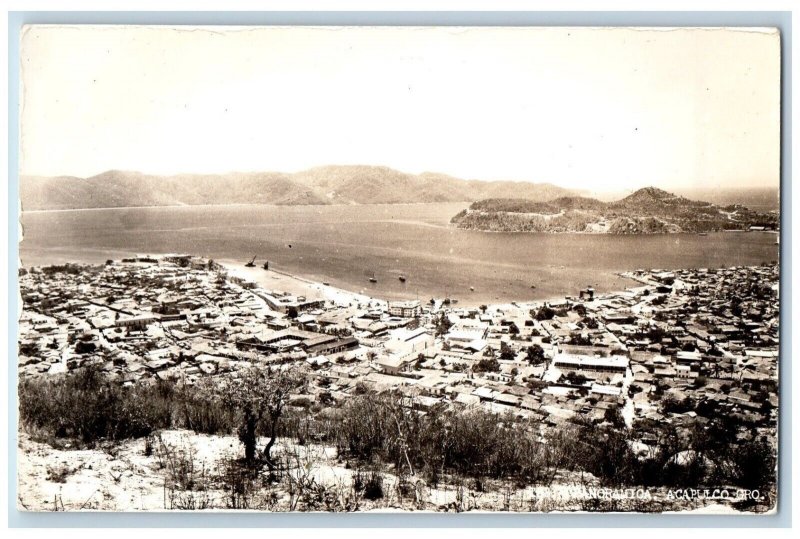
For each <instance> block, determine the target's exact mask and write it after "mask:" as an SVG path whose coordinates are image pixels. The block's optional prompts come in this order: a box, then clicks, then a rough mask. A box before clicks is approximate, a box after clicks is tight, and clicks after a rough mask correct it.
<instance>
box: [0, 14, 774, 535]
mask: <svg viewBox="0 0 800 539" xmlns="http://www.w3.org/2000/svg"><path fill="white" fill-rule="evenodd" d="M781 37H782V36H781V33H780V32H779V30H778V29H776V28H762V27H729V28H723V27H704V28H699V27H698V28H689V27H671V28H662V27H587V26H581V27H577V26H576V27H544V26H540V27H532V26H518V27H491V26H483V27H478V26H473V27H445V26H428V27H418V26H396V27H391V26H381V27H378V26H335V27H334V26H325V27H323V26H169V25H159V26H155V25H153V26H147V25H59V24H53V25H48V24H33V25H26V26H24V27H23V28H22V30H21V39H20V46H19V52H20V57H19V64H20V90H19V96H20V112H19V118H20V120H19V125H20V130H19V201H18V203H19V229H20V238H19V245H18V256H19V269H18V276H17V285H18V297H19V309H18V311H19V312H18V313H14V316H16V318H17V320H18V333H17V335H15V336H11V337H10V339H12V346H13V340H14V339H16V341H17V357H16V364H14V363H13V358H10V361H11V362H12V365H13V367H12V368H13V369H15V370H16V372H17V380H16V384H15V385H16V388H15V389H16V393H17V405H18V407H17V414H18V416H17V417H18V423H17V425H13V424H12V425H11V427H10V428H11V429H16V441H15V442H16V466H17V470H16V471H17V478H16V506H17V508H18V509H19V510H20V511H26V512H27V511H30V512H52V511H67V512H70V511H72V512H79V511H93V512H94V511H102V512H162V511H212V512H226V511H229V512H233V511H252V512H280V513H285V512H300V513H306V512H393V513H420V512H435V513H487V512H488V513H537V514H543V513H594V514H603V513H671V514H674V513H681V514H705V515H742V514H746V515H768V514H775V512H776V511H777V500H778V487H779V485H778V480H777V470H778V461H779V454H778V441H779V437H778V417H779V411H780V412H782V410H781V402H779V399H778V395H779V393H778V390H779V382H780V373H779V370H780V369H779V348H780V346H779V344H780V337H779V335H780V333H781V331H780V329H781V328H780V309H781V303H780V292H781V290H780V286H779V284H780V275H781V267H780V246H781V239H780V238H781V227H780V223H781V214H780V208H781V193H780V177H781ZM13 275H14V274H13V273H12V280H13V279H14V277H13ZM12 389H14V388H12ZM12 403H13V395H12ZM12 499H13V497H12ZM402 518H404V516H403V515H402V514H401V515H400V516H399V517H398V519H400V520H402Z"/></svg>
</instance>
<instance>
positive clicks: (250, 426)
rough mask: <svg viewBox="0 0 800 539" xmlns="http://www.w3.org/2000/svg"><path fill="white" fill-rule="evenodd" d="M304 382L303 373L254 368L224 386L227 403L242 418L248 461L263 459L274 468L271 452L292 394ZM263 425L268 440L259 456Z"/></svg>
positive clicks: (241, 428)
mask: <svg viewBox="0 0 800 539" xmlns="http://www.w3.org/2000/svg"><path fill="white" fill-rule="evenodd" d="M304 383H305V377H304V376H303V373H302V372H301V371H292V370H289V369H284V368H280V367H277V368H270V367H263V368H260V367H251V368H249V369H247V370H245V371H243V372H242V374H241V376H239V377H237V378H232V379H231V380H230V381H229V382H228V383H227V384H226V385H225V387H224V389H223V400H224V402H225V403H226V405H228V406H229V407H231V408H232V409H234V410H235V411H236V412H237V413H238V414H240V415H241V423H240V425H239V430H238V433H239V440H240V441H241V442H242V444H243V445H244V453H245V461H247V462H248V463H250V464H253V463H255V462H257V461H258V460H262V461H264V462H265V463H266V464H267V465H268V466H269V467H270V468H272V467H274V462H273V461H272V458H271V455H270V452H271V451H272V447H273V445H274V444H275V440H276V439H277V435H278V426H279V424H280V420H281V417H282V415H283V412H284V410H285V408H286V403H287V402H288V400H289V396H290V395H291V393H292V392H295V391H297V390H298V389H299V388H300V387H301V386H302V385H303V384H304ZM260 426H262V427H263V428H264V429H265V430H266V431H267V432H268V433H269V441H268V442H267V444H266V445H265V446H264V449H263V450H262V451H261V452H260V453H259V452H258V450H257V447H256V445H257V436H256V432H257V430H258V428H259V427H260ZM257 453H258V454H257Z"/></svg>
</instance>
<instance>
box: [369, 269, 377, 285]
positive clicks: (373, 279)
mask: <svg viewBox="0 0 800 539" xmlns="http://www.w3.org/2000/svg"><path fill="white" fill-rule="evenodd" d="M369 282H371V283H377V282H378V279H376V278H375V272H374V271H373V272H372V275H371V276H370V278H369Z"/></svg>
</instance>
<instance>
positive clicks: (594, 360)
mask: <svg viewBox="0 0 800 539" xmlns="http://www.w3.org/2000/svg"><path fill="white" fill-rule="evenodd" d="M628 363H629V360H628V358H627V357H624V356H610V357H589V356H578V355H573V354H558V355H556V357H555V358H554V359H553V365H554V366H556V367H557V368H559V369H561V370H562V371H576V372H601V373H625V371H626V370H627V369H628Z"/></svg>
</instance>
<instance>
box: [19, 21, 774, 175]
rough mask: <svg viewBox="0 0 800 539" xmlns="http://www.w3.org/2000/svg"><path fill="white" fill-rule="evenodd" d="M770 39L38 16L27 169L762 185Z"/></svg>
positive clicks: (31, 38)
mask: <svg viewBox="0 0 800 539" xmlns="http://www.w3.org/2000/svg"><path fill="white" fill-rule="evenodd" d="M779 47H780V45H779V36H778V34H777V33H776V32H772V31H742V30H739V31H737V30H719V29H716V30H635V29H620V30H614V29H578V28H572V29H568V28H552V29H544V28H539V29H531V28H513V29H511V28H487V29H415V28H366V29H347V28H327V29H325V28H299V29H298V28H295V29H289V28H266V29H264V28H261V29H232V28H228V29H222V28H206V29H193V30H187V29H183V30H175V29H169V28H163V27H161V28H158V27H150V28H146V27H88V28H87V27H83V28H80V29H78V28H76V27H59V26H49V27H48V26H35V27H29V28H28V29H27V31H26V32H25V33H24V37H23V42H22V59H21V61H22V76H23V84H24V87H23V91H22V95H23V112H22V140H21V150H22V156H21V166H22V173H23V174H40V175H62V174H64V175H76V176H91V175H94V174H98V173H100V172H102V171H105V170H108V169H123V170H138V171H142V172H147V173H157V174H173V173H180V172H201V173H202V172H227V171H232V170H239V171H246V170H247V171H252V170H276V171H287V172H291V171H297V170H302V169H305V168H309V167H312V166H318V165H327V164H371V165H386V166H390V167H393V168H396V169H399V170H402V171H406V172H413V173H418V172H423V171H435V172H443V173H447V174H452V175H454V176H458V177H463V178H478V179H488V180H491V179H513V180H530V181H537V182H543V181H549V182H554V183H557V184H560V185H564V186H568V187H576V188H585V189H590V190H603V189H608V190H621V189H632V188H638V187H641V186H644V185H657V186H659V187H663V188H675V187H689V186H697V187H711V186H715V185H726V186H731V187H736V186H741V187H744V186H775V187H777V185H778V179H779V155H780V148H779V128H780V124H779V121H780V117H779V115H780V102H779V99H780V80H779V77H780V58H779Z"/></svg>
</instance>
